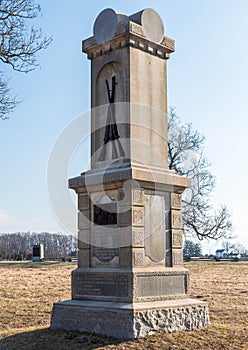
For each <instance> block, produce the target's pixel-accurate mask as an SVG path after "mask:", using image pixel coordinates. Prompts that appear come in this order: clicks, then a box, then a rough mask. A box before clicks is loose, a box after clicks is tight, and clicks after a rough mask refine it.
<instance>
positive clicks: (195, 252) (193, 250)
mask: <svg viewBox="0 0 248 350" xmlns="http://www.w3.org/2000/svg"><path fill="white" fill-rule="evenodd" d="M201 256H202V247H201V244H200V243H199V242H198V243H194V242H192V241H190V240H186V241H185V242H184V246H183V257H184V259H188V258H190V257H201Z"/></svg>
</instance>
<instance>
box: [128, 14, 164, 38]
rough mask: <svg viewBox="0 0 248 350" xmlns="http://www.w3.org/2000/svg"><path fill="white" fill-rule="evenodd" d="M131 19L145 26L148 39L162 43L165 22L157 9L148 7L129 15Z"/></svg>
mask: <svg viewBox="0 0 248 350" xmlns="http://www.w3.org/2000/svg"><path fill="white" fill-rule="evenodd" d="M129 19H130V20H131V21H132V22H135V23H137V24H139V25H141V26H142V27H143V30H144V33H145V36H146V37H147V39H149V40H151V41H153V42H155V43H160V42H161V41H162V40H163V37H164V24H163V21H162V19H161V17H160V16H159V14H158V13H157V12H156V11H155V10H153V9H151V8H147V9H145V10H142V11H140V12H137V13H135V14H133V15H131V16H129Z"/></svg>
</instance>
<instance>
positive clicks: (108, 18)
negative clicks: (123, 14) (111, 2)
mask: <svg viewBox="0 0 248 350" xmlns="http://www.w3.org/2000/svg"><path fill="white" fill-rule="evenodd" d="M117 26H118V18H117V13H116V12H115V11H114V10H112V9H106V10H103V11H102V12H101V13H100V14H99V15H98V17H97V19H96V20H95V23H94V29H93V32H94V37H95V39H96V41H97V43H98V44H103V43H105V42H107V41H109V40H111V39H112V38H113V37H114V35H115V33H116V30H117Z"/></svg>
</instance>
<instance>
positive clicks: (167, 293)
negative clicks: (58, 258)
mask: <svg viewBox="0 0 248 350" xmlns="http://www.w3.org/2000/svg"><path fill="white" fill-rule="evenodd" d="M83 52H85V53H86V54H87V55H88V59H89V60H91V101H92V103H91V107H92V112H91V169H90V170H89V171H87V172H85V173H82V174H81V176H79V177H77V178H73V179H70V180H69V187H70V188H72V189H74V190H75V191H76V193H77V194H78V210H79V218H78V228H79V242H78V248H79V254H78V256H79V258H78V268H77V269H76V270H75V271H73V273H72V300H69V301H64V302H60V303H56V304H54V308H53V314H52V320H51V328H53V329H64V330H78V331H81V332H91V333H92V332H93V333H97V334H104V335H107V336H112V337H115V338H119V339H132V338H137V337H144V336H147V335H149V334H153V333H154V332H166V331H167V332H171V331H176V330H183V329H186V330H192V329H196V328H200V327H206V326H208V325H209V318H208V307H207V304H206V303H205V302H201V301H198V300H192V299H189V297H188V293H189V272H188V270H187V269H185V268H184V267H183V253H182V244H183V236H182V213H181V210H182V198H181V196H182V192H183V191H184V190H185V188H187V187H189V186H190V180H189V179H187V178H185V177H182V176H179V175H178V174H177V173H176V172H174V171H170V170H168V165H167V157H168V150H167V119H166V116H167V68H166V67H167V59H169V58H170V54H171V53H173V52H174V40H172V39H170V38H168V37H166V36H164V26H163V22H162V20H161V18H160V16H159V15H158V14H157V12H155V11H154V10H152V9H145V10H143V11H140V12H138V13H135V14H134V15H132V16H129V17H128V16H125V15H123V14H120V13H118V12H116V11H114V10H112V9H106V10H104V11H102V12H101V13H100V14H99V16H98V17H97V19H96V21H95V24H94V36H93V37H90V38H89V39H86V40H85V41H83ZM82 127H83V125H82Z"/></svg>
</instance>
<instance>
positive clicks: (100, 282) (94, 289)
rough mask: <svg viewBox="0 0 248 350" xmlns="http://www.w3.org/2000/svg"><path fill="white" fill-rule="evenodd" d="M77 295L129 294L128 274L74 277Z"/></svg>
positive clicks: (121, 295)
mask: <svg viewBox="0 0 248 350" xmlns="http://www.w3.org/2000/svg"><path fill="white" fill-rule="evenodd" d="M74 286H75V293H76V296H109V297H111V296H113V297H127V296H128V289H129V288H128V287H129V283H128V276H119V275H112V276H108V275H106V274H104V276H102V275H97V274H94V275H81V276H75V277H74Z"/></svg>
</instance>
